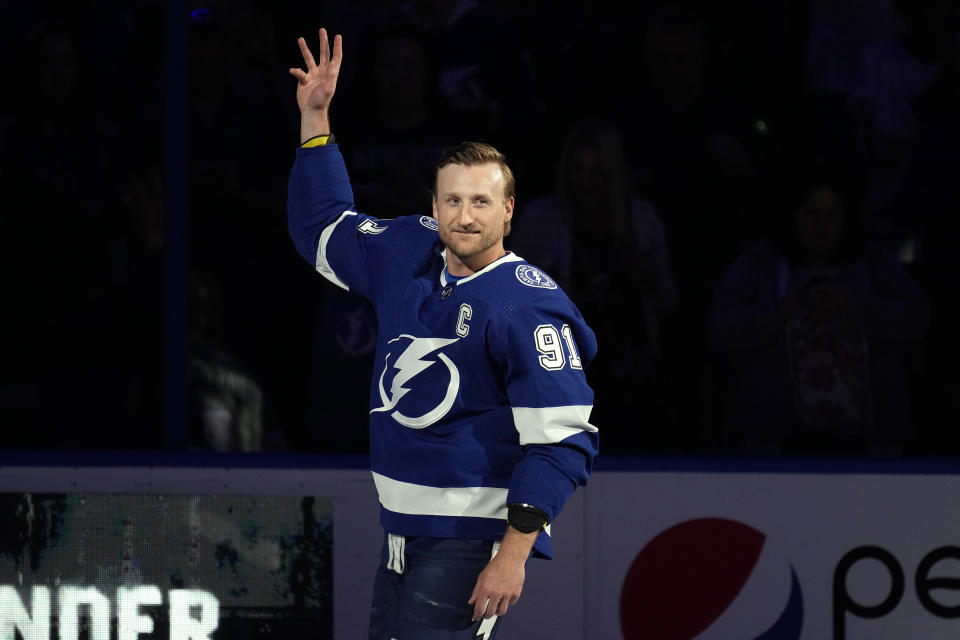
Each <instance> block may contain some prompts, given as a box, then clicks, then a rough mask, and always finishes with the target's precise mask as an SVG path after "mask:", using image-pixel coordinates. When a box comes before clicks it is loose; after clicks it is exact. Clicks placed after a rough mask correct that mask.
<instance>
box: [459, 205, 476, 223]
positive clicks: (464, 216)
mask: <svg viewBox="0 0 960 640" xmlns="http://www.w3.org/2000/svg"><path fill="white" fill-rule="evenodd" d="M458 222H459V223H460V226H462V227H468V226H470V223H471V222H473V212H472V211H471V209H470V204H469V203H464V205H463V206H462V207H460V216H459V218H458Z"/></svg>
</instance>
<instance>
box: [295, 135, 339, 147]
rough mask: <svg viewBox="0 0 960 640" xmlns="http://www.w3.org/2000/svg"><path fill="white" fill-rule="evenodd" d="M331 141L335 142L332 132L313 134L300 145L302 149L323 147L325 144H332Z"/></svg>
mask: <svg viewBox="0 0 960 640" xmlns="http://www.w3.org/2000/svg"><path fill="white" fill-rule="evenodd" d="M331 142H333V134H332V133H324V134H322V135H319V136H313V137H312V138H310V139H309V140H307V141H306V142H304V143H303V144H301V145H300V148H301V149H310V148H312V147H323V146H325V145H328V144H330V143H331Z"/></svg>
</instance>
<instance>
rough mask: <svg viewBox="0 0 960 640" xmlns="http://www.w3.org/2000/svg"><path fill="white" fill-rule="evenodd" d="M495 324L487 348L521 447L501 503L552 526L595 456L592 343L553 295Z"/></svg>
mask: <svg viewBox="0 0 960 640" xmlns="http://www.w3.org/2000/svg"><path fill="white" fill-rule="evenodd" d="M500 320H501V322H500V323H499V326H497V327H496V329H495V333H496V337H492V338H491V344H492V345H494V348H495V350H496V353H495V354H494V358H495V359H496V360H497V361H498V362H499V364H500V366H501V367H502V368H503V370H504V372H505V380H506V390H507V396H508V399H509V402H510V406H511V409H512V412H513V421H514V427H515V428H516V430H517V434H518V438H519V442H520V445H521V446H522V447H523V457H522V458H521V460H520V462H519V463H518V464H517V465H516V466H515V467H514V470H513V475H512V476H511V481H510V487H509V491H508V494H507V503H508V504H509V503H513V502H525V503H527V504H531V505H533V506H535V507H537V508H539V509H541V510H543V511H544V512H545V513H546V514H547V515H548V516H549V518H550V520H551V521H552V520H553V519H554V518H555V517H556V516H557V514H559V513H560V510H561V509H562V508H563V506H564V505H565V504H566V502H567V500H568V499H569V498H570V496H571V495H572V494H573V492H574V491H575V490H576V488H577V487H578V486H581V485H584V484H586V482H587V479H588V477H589V475H590V470H591V467H592V464H593V460H594V458H595V457H596V455H597V450H598V434H597V428H596V427H594V426H593V425H591V424H590V422H589V419H590V412H591V410H592V409H593V390H592V389H591V388H590V386H589V385H588V384H587V379H586V376H585V373H584V369H585V368H586V367H587V364H588V363H589V362H590V360H592V359H593V356H594V355H595V354H596V350H597V343H596V338H595V337H594V334H593V331H591V330H590V328H589V327H588V326H587V325H586V323H585V322H584V320H583V317H582V316H581V315H580V313H579V312H578V311H577V309H576V307H574V305H573V304H572V303H571V302H570V301H569V299H568V298H567V297H566V296H565V295H563V294H562V293H560V292H559V291H552V292H550V293H549V294H547V295H545V296H543V297H542V298H540V300H539V301H535V302H534V304H531V305H524V306H523V307H522V308H520V309H519V310H517V311H516V313H514V314H512V315H511V316H510V317H501V319H500Z"/></svg>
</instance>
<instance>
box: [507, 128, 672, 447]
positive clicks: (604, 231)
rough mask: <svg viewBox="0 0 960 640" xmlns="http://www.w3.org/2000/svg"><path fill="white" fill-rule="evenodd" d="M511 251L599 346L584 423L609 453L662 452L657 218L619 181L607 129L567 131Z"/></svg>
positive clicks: (666, 277) (665, 295)
mask: <svg viewBox="0 0 960 640" xmlns="http://www.w3.org/2000/svg"><path fill="white" fill-rule="evenodd" d="M515 226H516V228H517V233H516V234H514V235H512V236H511V238H510V240H511V242H510V247H511V249H513V250H515V251H516V252H517V253H518V254H519V255H521V256H522V257H523V258H525V259H526V260H528V261H530V262H532V263H533V264H536V265H537V266H539V267H541V268H543V269H544V270H545V271H546V272H547V273H548V274H550V275H551V277H553V278H555V279H556V280H557V282H558V283H559V284H560V286H561V287H562V288H563V289H564V290H565V291H566V292H567V293H568V295H570V297H571V299H572V300H573V301H574V303H575V304H576V305H577V307H578V308H579V309H580V310H581V312H582V313H583V314H584V317H585V318H586V319H587V320H588V321H589V322H590V323H591V325H592V326H593V327H594V328H595V331H596V333H597V339H598V341H599V342H600V344H602V345H606V348H604V349H601V351H600V354H599V355H598V356H597V359H596V360H595V361H594V363H593V365H591V372H590V374H591V376H594V378H593V379H595V380H597V383H596V385H595V386H596V394H597V397H598V401H597V403H596V407H595V413H594V418H593V419H594V420H595V421H596V422H598V423H600V424H607V425H611V427H610V429H609V434H608V436H607V439H608V442H609V443H610V444H609V445H608V446H609V447H610V450H611V451H617V450H620V451H628V450H639V449H645V450H651V449H662V448H663V447H664V446H666V441H665V440H664V437H665V434H667V433H668V432H669V429H670V426H671V425H670V422H671V415H672V411H671V409H670V406H669V403H668V402H667V398H666V394H665V393H664V389H663V387H664V380H663V369H662V354H661V344H660V327H661V322H662V320H663V318H664V317H665V316H666V315H667V314H669V313H670V312H671V311H672V310H673V307H674V305H675V304H676V300H677V292H676V288H675V286H674V282H673V275H672V273H671V271H670V265H669V262H668V257H667V248H666V242H665V239H664V235H663V226H662V225H661V223H660V218H659V216H658V215H657V212H656V211H655V210H654V208H653V207H652V206H651V204H650V203H649V202H648V201H646V200H644V199H643V198H641V197H639V196H638V195H637V194H635V193H633V192H632V191H631V190H630V188H629V186H628V182H627V173H626V168H625V163H624V158H623V147H622V142H621V138H620V134H619V132H618V131H617V129H616V128H615V127H613V126H611V125H609V124H603V123H593V122H590V123H585V124H582V125H580V126H578V127H577V128H575V129H574V130H573V131H572V132H571V133H570V134H569V135H568V136H567V138H566V144H565V146H564V149H563V153H562V155H561V157H560V161H559V165H558V168H557V185H556V190H555V192H554V193H553V194H551V195H546V196H543V197H540V198H537V199H534V200H532V201H531V202H530V203H529V204H527V205H526V206H522V207H521V209H520V210H519V212H518V216H517V221H516V223H515Z"/></svg>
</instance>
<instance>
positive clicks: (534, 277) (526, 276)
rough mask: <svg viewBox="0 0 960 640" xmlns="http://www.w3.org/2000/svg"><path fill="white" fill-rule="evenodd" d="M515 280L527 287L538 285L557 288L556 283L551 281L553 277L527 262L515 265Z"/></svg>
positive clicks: (544, 287) (542, 287)
mask: <svg viewBox="0 0 960 640" xmlns="http://www.w3.org/2000/svg"><path fill="white" fill-rule="evenodd" d="M517 280H519V281H520V282H522V283H523V284H525V285H527V286H528V287H539V288H541V289H556V288H557V283H556V282H554V281H553V278H551V277H550V276H548V275H547V274H545V273H544V272H543V271H540V269H537V268H536V267H534V266H531V265H529V264H522V265H520V266H519V267H517Z"/></svg>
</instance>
